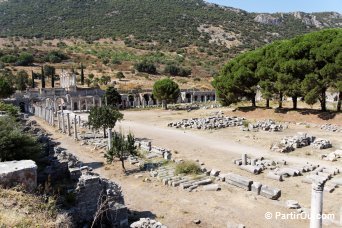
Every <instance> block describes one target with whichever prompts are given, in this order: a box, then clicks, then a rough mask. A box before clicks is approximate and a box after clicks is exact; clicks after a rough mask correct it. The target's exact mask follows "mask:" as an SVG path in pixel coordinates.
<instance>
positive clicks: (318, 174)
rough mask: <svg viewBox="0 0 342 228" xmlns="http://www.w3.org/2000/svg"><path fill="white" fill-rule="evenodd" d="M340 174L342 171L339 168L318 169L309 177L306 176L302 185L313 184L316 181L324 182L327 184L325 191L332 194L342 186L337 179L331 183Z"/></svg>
mask: <svg viewBox="0 0 342 228" xmlns="http://www.w3.org/2000/svg"><path fill="white" fill-rule="evenodd" d="M339 173H340V169H338V168H326V167H318V168H317V169H316V170H314V171H313V172H311V173H310V174H309V175H307V176H305V178H304V179H303V180H302V183H307V184H311V183H312V182H313V181H314V180H323V181H324V182H326V184H325V187H324V191H326V192H329V193H332V192H333V191H334V190H335V188H337V187H338V186H339V185H342V182H341V180H340V179H336V180H335V181H334V180H333V181H329V180H331V179H332V178H333V177H334V176H336V175H338V174H339Z"/></svg>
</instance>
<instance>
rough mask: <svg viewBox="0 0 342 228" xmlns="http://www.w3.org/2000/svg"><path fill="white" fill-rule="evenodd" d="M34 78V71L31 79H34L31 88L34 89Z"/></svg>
mask: <svg viewBox="0 0 342 228" xmlns="http://www.w3.org/2000/svg"><path fill="white" fill-rule="evenodd" d="M34 76H35V74H34V73H33V70H32V71H31V77H32V85H31V87H32V88H34Z"/></svg>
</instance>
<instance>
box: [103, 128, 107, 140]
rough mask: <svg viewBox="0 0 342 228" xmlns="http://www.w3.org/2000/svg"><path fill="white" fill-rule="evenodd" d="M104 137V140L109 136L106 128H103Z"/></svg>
mask: <svg viewBox="0 0 342 228" xmlns="http://www.w3.org/2000/svg"><path fill="white" fill-rule="evenodd" d="M103 137H104V138H107V135H106V128H105V127H103Z"/></svg>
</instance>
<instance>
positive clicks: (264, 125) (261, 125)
mask: <svg viewBox="0 0 342 228" xmlns="http://www.w3.org/2000/svg"><path fill="white" fill-rule="evenodd" d="M284 128H285V127H283V125H281V124H277V123H276V122H275V121H274V120H263V121H258V122H256V123H255V124H252V123H249V124H248V127H244V126H242V127H241V130H243V131H254V132H255V131H259V130H262V131H270V132H279V131H283V130H284Z"/></svg>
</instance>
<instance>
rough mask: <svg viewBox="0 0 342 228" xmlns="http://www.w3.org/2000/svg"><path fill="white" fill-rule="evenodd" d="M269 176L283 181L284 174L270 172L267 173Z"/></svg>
mask: <svg viewBox="0 0 342 228" xmlns="http://www.w3.org/2000/svg"><path fill="white" fill-rule="evenodd" d="M266 177H267V178H270V179H272V180H276V181H283V180H284V179H283V176H282V175H278V174H275V173H273V172H269V173H268V174H267V175H266Z"/></svg>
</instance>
